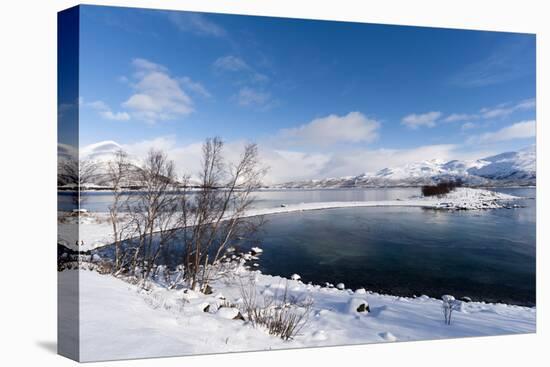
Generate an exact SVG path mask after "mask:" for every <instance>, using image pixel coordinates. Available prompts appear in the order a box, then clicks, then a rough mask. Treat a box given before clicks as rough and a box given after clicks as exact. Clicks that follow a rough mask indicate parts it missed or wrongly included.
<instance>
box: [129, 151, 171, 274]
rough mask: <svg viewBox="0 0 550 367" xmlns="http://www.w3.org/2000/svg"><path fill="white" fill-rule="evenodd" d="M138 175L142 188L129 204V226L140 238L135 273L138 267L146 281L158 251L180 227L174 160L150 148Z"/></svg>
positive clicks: (136, 252) (133, 263)
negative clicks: (175, 229)
mask: <svg viewBox="0 0 550 367" xmlns="http://www.w3.org/2000/svg"><path fill="white" fill-rule="evenodd" d="M136 178H137V180H138V181H139V183H140V186H141V187H142V189H141V190H140V191H139V192H138V193H137V194H136V195H134V196H135V198H134V200H133V201H132V203H131V205H128V210H129V214H130V218H131V219H130V223H129V225H130V226H131V227H132V228H133V229H134V234H135V238H136V241H137V247H136V248H135V252H134V254H133V259H132V266H133V270H134V272H135V269H136V268H139V274H136V275H139V276H141V277H142V278H143V279H144V280H147V279H148V278H149V276H150V275H151V271H152V270H153V268H154V266H155V262H156V260H157V258H158V256H159V254H160V253H161V251H162V250H163V248H164V247H165V246H167V245H168V243H169V241H170V240H171V239H172V238H173V237H174V236H175V231H174V230H173V229H174V228H176V227H178V226H179V225H178V222H177V221H178V218H177V215H176V214H178V211H177V203H178V194H177V188H178V187H177V181H176V175H175V172H174V163H173V162H172V161H170V160H168V158H167V156H166V154H164V153H163V152H161V151H157V150H151V151H149V153H148V155H147V157H146V159H145V161H144V162H143V165H142V166H141V167H140V168H139V169H138V170H137V172H136ZM155 238H156V240H155Z"/></svg>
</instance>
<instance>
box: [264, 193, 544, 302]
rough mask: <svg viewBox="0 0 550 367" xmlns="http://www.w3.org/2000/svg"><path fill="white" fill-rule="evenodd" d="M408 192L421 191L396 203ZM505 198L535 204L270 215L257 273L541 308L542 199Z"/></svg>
mask: <svg viewBox="0 0 550 367" xmlns="http://www.w3.org/2000/svg"><path fill="white" fill-rule="evenodd" d="M390 191H391V190H390ZM396 191H399V190H396ZM403 191H408V193H409V195H408V196H410V195H411V194H414V192H417V191H418V190H416V189H409V190H401V191H400V192H399V193H398V192H393V193H392V194H391V195H396V196H399V194H403ZM498 191H501V192H505V193H508V194H512V195H518V196H522V197H526V198H531V199H526V200H521V201H520V202H518V204H520V205H522V206H524V207H522V208H516V209H498V210H484V211H440V210H426V209H421V208H390V207H386V208H383V207H380V208H342V209H331V210H317V211H305V212H299V213H289V214H284V215H271V216H268V218H267V219H268V221H267V223H266V225H265V227H264V231H263V234H262V235H261V237H260V238H261V246H262V248H263V249H264V254H263V255H262V257H261V260H260V261H259V269H260V270H261V271H262V272H264V273H268V274H277V275H281V276H285V277H288V276H290V275H292V274H293V273H298V274H300V275H301V277H302V280H303V281H305V282H309V281H311V282H313V283H314V284H324V283H325V282H330V283H334V284H336V283H338V282H343V283H344V284H345V285H346V287H349V288H352V289H355V288H358V287H365V288H366V289H369V290H372V291H378V292H381V293H390V294H395V295H402V296H413V295H421V294H426V295H429V296H432V297H441V295H443V294H452V295H454V296H455V297H465V296H467V297H470V298H472V299H473V300H480V301H487V302H504V303H510V304H520V305H534V304H535V200H533V199H534V195H535V190H534V189H500V190H498ZM330 194H334V193H330ZM320 195H328V193H321V194H320ZM336 195H342V194H336ZM352 195H360V193H355V194H352Z"/></svg>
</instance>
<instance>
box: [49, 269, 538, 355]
mask: <svg viewBox="0 0 550 367" xmlns="http://www.w3.org/2000/svg"><path fill="white" fill-rule="evenodd" d="M75 271H76V270H68V271H64V272H61V273H60V278H59V279H60V282H61V287H60V289H61V293H60V296H61V297H62V298H63V297H71V295H69V294H66V293H64V291H65V290H68V289H70V287H64V284H65V283H66V282H67V283H69V282H70V279H71V278H72V277H74V275H75V274H74V272H75ZM241 272H244V273H241V274H242V275H244V276H253V277H254V278H255V286H256V289H257V291H258V294H260V295H267V296H273V295H274V294H275V295H277V294H279V295H280V294H281V292H282V291H283V290H284V288H285V287H287V283H288V292H289V294H290V296H293V297H297V298H303V297H308V298H309V299H311V300H313V306H312V308H311V310H310V311H309V317H308V322H307V323H306V324H305V326H304V327H303V328H302V329H301V331H300V333H299V334H298V335H297V336H296V337H295V338H294V340H290V341H283V340H282V339H280V338H278V337H276V336H270V335H268V334H267V333H266V332H265V331H264V330H262V329H260V328H254V327H253V326H252V325H251V324H249V323H245V322H244V321H242V320H234V319H231V318H229V319H228V318H227V314H228V312H227V311H228V310H227V309H226V310H223V309H222V311H219V308H218V307H219V305H220V302H221V301H220V300H221V299H225V300H226V301H229V302H230V303H235V304H238V303H239V298H240V291H239V287H238V286H237V285H236V283H235V282H231V281H227V280H224V281H217V282H215V283H214V284H213V285H212V286H213V290H214V292H213V293H212V294H211V295H204V294H202V293H196V292H192V293H189V292H188V293H187V294H186V293H184V291H183V290H168V289H166V288H163V287H161V286H159V285H156V286H154V287H153V289H152V290H150V291H144V290H142V289H140V288H139V287H137V286H134V285H131V284H129V283H127V282H125V281H123V280H121V279H118V278H115V277H113V276H111V275H100V274H99V273H97V272H95V271H88V270H80V320H81V325H80V336H81V348H80V353H81V354H80V355H81V359H82V360H83V361H90V360H98V359H99V360H106V359H123V358H139V357H153V356H173V355H188V354H197V353H221V352H232V351H249V350H269V349H282V348H301V347H316V346H326V345H343V344H360V343H361V344H362V343H379V342H388V341H410V340H430V339H440V338H454V337H467V336H486V335H502V334H515V333H532V332H535V331H536V309H535V308H527V307H520V306H510V305H503V304H485V303H477V302H470V303H463V304H462V307H460V309H459V310H457V311H455V312H454V313H453V322H452V324H451V325H445V324H444V321H443V312H442V301H441V300H436V299H433V298H429V297H426V296H421V297H417V298H403V297H396V296H389V295H380V294H375V293H368V292H365V291H364V290H356V291H352V290H347V289H343V290H339V289H336V288H325V287H319V286H313V285H306V284H303V283H302V282H300V281H299V280H287V279H283V278H280V277H277V276H268V275H263V274H260V273H259V272H252V271H248V270H244V269H242V270H241ZM365 300H366V301H367V302H368V304H369V307H370V312H368V313H364V312H357V311H356V309H355V307H350V305H354V304H356V303H358V302H359V303H360V302H363V301H365ZM206 305H210V307H209V308H208V311H207V312H204V309H205V306H206Z"/></svg>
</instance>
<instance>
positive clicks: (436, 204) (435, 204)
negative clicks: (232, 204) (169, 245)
mask: <svg viewBox="0 0 550 367" xmlns="http://www.w3.org/2000/svg"><path fill="white" fill-rule="evenodd" d="M516 199H520V198H518V197H516V196H512V195H507V194H502V193H497V192H494V191H489V190H483V189H472V188H464V187H459V188H457V189H455V190H454V191H452V192H450V193H449V194H447V195H443V196H441V197H413V198H409V199H407V200H385V201H383V200H380V201H334V202H317V203H300V204H288V205H285V206H284V207H283V206H279V207H273V208H262V209H251V210H249V211H247V212H246V213H245V214H244V215H243V217H253V216H260V215H269V214H283V213H292V212H297V211H307V210H324V209H335V208H356V207H390V206H391V207H422V208H431V209H442V210H457V209H461V210H480V209H497V208H501V207H503V203H506V202H508V201H513V200H516ZM61 214H63V213H60V215H61ZM108 218H109V215H108V214H107V213H93V214H90V215H86V216H80V217H73V218H65V219H64V220H63V221H60V222H59V223H58V242H59V243H61V244H63V245H65V246H67V247H69V248H71V249H75V250H76V249H77V246H76V243H77V242H79V243H80V246H79V247H80V250H82V251H86V250H91V249H94V248H97V247H101V246H104V245H108V244H110V243H112V242H113V235H112V226H111V224H110V222H109V219H108ZM75 221H78V223H79V226H78V230H77V228H76V222H75Z"/></svg>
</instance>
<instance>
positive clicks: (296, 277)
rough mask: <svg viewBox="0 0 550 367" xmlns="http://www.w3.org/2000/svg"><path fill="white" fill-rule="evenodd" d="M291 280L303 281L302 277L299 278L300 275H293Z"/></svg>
mask: <svg viewBox="0 0 550 367" xmlns="http://www.w3.org/2000/svg"><path fill="white" fill-rule="evenodd" d="M290 279H292V280H300V279H302V277H301V276H299V275H298V274H292V275H291V276H290Z"/></svg>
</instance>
